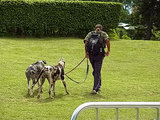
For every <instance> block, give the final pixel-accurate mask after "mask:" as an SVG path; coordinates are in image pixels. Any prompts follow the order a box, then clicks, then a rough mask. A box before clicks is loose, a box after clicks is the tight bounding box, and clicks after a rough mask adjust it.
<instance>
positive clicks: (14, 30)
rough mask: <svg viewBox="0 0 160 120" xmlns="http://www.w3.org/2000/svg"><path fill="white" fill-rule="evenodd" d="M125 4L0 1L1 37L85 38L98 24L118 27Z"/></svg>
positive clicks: (110, 27) (107, 28)
mask: <svg viewBox="0 0 160 120" xmlns="http://www.w3.org/2000/svg"><path fill="white" fill-rule="evenodd" d="M121 9H122V4H120V3H111V2H93V1H92V2H87V1H86V2H82V1H81V2H49V1H48V2H46V1H33V2H31V1H29V2H28V1H18V0H17V1H15V0H14V1H13V0H9V1H0V35H4V34H7V35H8V34H9V35H24V36H40V37H42V36H78V37H84V36H85V35H86V34H87V33H88V32H89V31H91V30H93V28H94V26H95V25H96V24H97V23H100V24H102V25H103V26H104V30H106V31H107V30H109V29H114V28H116V27H117V24H118V22H119V18H120V12H121Z"/></svg>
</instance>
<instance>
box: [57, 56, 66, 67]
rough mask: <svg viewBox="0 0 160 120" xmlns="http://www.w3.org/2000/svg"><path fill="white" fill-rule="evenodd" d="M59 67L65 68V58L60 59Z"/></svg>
mask: <svg viewBox="0 0 160 120" xmlns="http://www.w3.org/2000/svg"><path fill="white" fill-rule="evenodd" d="M58 65H61V66H62V67H63V68H65V61H64V59H63V58H60V59H59V61H58Z"/></svg>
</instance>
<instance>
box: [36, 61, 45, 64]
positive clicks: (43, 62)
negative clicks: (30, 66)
mask: <svg viewBox="0 0 160 120" xmlns="http://www.w3.org/2000/svg"><path fill="white" fill-rule="evenodd" d="M36 63H37V64H38V63H40V64H46V63H47V62H46V61H44V60H39V61H37V62H36Z"/></svg>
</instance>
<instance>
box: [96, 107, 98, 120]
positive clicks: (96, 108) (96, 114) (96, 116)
mask: <svg viewBox="0 0 160 120" xmlns="http://www.w3.org/2000/svg"><path fill="white" fill-rule="evenodd" d="M96 120H98V108H96Z"/></svg>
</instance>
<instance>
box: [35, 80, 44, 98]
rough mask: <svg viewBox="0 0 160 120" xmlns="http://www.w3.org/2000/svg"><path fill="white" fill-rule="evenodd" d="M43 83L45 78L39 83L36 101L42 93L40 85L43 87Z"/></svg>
mask: <svg viewBox="0 0 160 120" xmlns="http://www.w3.org/2000/svg"><path fill="white" fill-rule="evenodd" d="M44 81H45V78H44V77H41V82H40V85H39V87H38V95H37V98H38V99H39V98H40V93H42V85H43V83H44Z"/></svg>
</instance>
